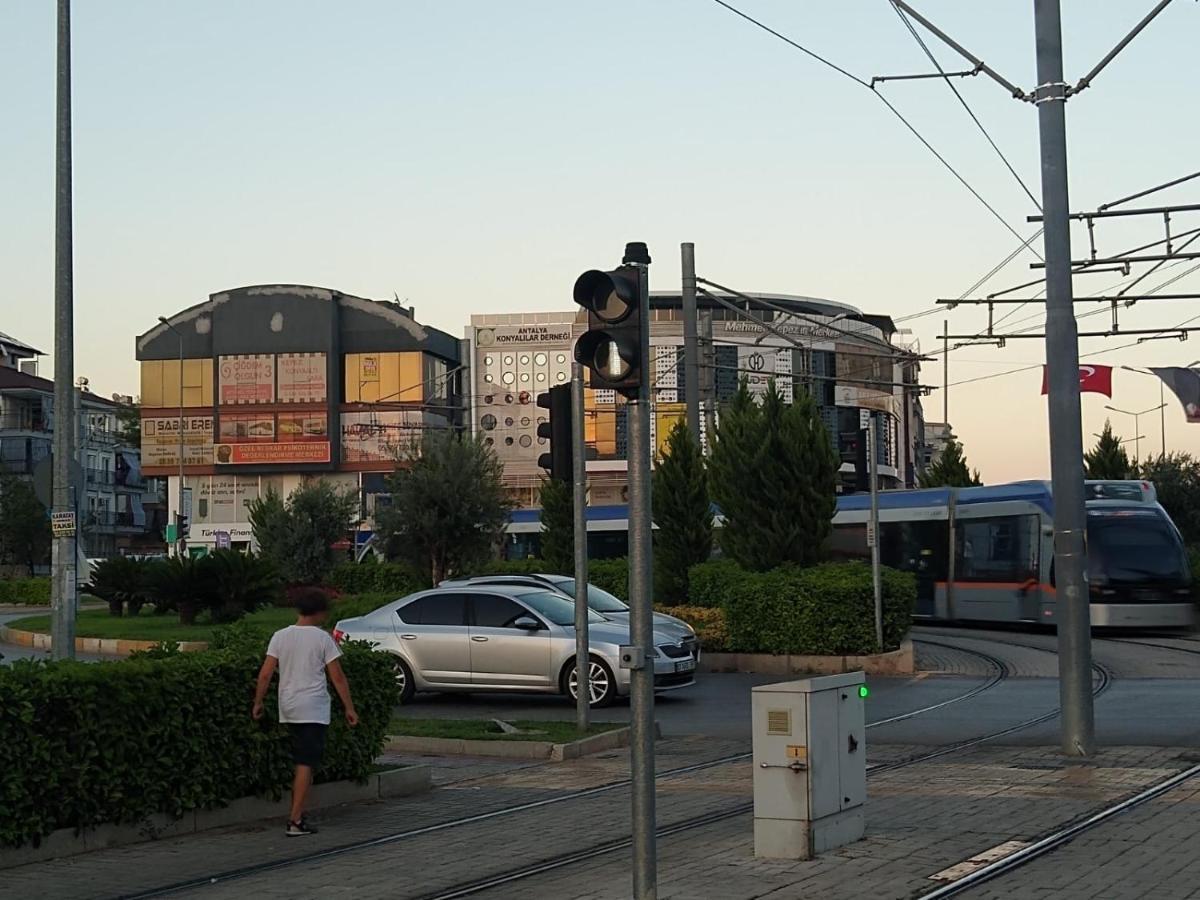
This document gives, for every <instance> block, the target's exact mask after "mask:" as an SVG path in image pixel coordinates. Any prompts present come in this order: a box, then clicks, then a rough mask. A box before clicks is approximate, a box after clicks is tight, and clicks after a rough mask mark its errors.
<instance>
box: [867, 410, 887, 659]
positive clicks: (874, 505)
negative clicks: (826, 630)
mask: <svg viewBox="0 0 1200 900" xmlns="http://www.w3.org/2000/svg"><path fill="white" fill-rule="evenodd" d="M867 472H868V473H869V477H870V479H871V524H870V532H869V536H870V543H871V587H872V590H873V591H874V592H875V642H876V643H877V644H878V645H879V652H880V653H882V652H883V649H884V648H883V579H882V575H881V574H880V571H879V456H878V454H877V453H876V449H875V416H874V415H872V416H871V417H870V419H868V420H867Z"/></svg>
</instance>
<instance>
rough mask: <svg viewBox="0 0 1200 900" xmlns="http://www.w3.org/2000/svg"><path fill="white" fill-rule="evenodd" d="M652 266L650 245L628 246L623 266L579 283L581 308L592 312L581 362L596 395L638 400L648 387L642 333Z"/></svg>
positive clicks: (578, 347)
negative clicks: (648, 271)
mask: <svg viewBox="0 0 1200 900" xmlns="http://www.w3.org/2000/svg"><path fill="white" fill-rule="evenodd" d="M649 262H650V255H649V253H648V252H647V251H646V245H645V244H639V243H632V244H628V245H626V248H625V258H624V260H623V262H622V265H620V266H618V267H617V268H616V269H613V270H612V271H611V272H602V271H600V270H599V269H589V270H588V271H587V272H584V273H583V274H582V275H580V276H579V278H578V279H576V281H575V292H574V296H575V302H576V303H578V304H579V305H580V306H582V307H583V308H584V309H586V310H587V312H588V330H587V332H586V333H584V334H583V335H582V336H580V338H579V340H578V341H577V342H576V343H575V360H576V361H577V362H580V363H582V364H583V365H584V366H586V367H587V368H588V370H589V372H590V373H591V376H590V381H589V383H590V385H591V387H592V388H593V389H600V390H612V391H618V392H620V393H622V394H624V395H625V396H626V397H631V398H635V397H637V394H638V390H639V389H640V388H641V386H642V380H643V378H644V377H645V376H646V373H645V372H643V371H642V348H643V346H645V344H646V339H645V336H644V335H643V333H642V330H643V328H646V327H648V324H649V323H646V322H643V321H642V296H643V294H644V293H645V291H646V287H647V282H646V265H648V264H649ZM633 263H637V265H633Z"/></svg>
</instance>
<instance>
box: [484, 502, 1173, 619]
mask: <svg viewBox="0 0 1200 900" xmlns="http://www.w3.org/2000/svg"><path fill="white" fill-rule="evenodd" d="M1086 497H1087V503H1086V505H1087V523H1088V524H1087V545H1088V586H1089V591H1090V595H1091V604H1090V606H1091V619H1092V625H1093V626H1097V627H1108V628H1150V629H1162V628H1184V627H1188V626H1190V625H1192V624H1193V622H1194V620H1195V617H1196V603H1195V601H1194V597H1193V593H1192V585H1191V573H1190V568H1189V565H1188V560H1187V553H1186V551H1185V549H1184V544H1183V538H1182V537H1181V536H1180V534H1179V530H1178V529H1177V528H1176V527H1175V524H1174V523H1173V522H1172V521H1171V519H1170V517H1169V516H1168V515H1167V512H1166V510H1164V509H1163V508H1162V506H1161V505H1160V504H1159V503H1158V500H1157V494H1156V492H1155V490H1154V485H1153V484H1151V483H1150V482H1148V481H1088V482H1086ZM870 507H871V499H870V495H868V494H850V495H846V496H842V497H839V498H838V502H837V512H836V514H835V516H834V520H833V526H834V527H833V534H832V536H831V538H830V541H829V546H828V551H829V555H830V556H831V557H832V558H834V559H864V560H868V559H870V553H871V552H870V549H869V544H868V541H867V522H868V519H869V517H870ZM1053 515H1054V501H1053V497H1052V495H1051V491H1050V484H1049V482H1046V481H1022V482H1015V483H1012V484H1000V485H992V486H988V487H970V488H928V489H921V490H907V491H881V492H880V494H879V548H880V559H881V561H882V562H883V564H884V565H885V566H890V567H892V568H895V569H901V570H903V571H907V572H913V573H914V574H915V575H916V578H917V608H916V611H915V615H916V618H918V619H923V620H942V621H964V622H967V621H979V622H1026V623H1039V624H1046V625H1050V624H1053V623H1054V622H1055V619H1056V614H1057V597H1056V592H1055V581H1054V529H1053ZM626 517H627V508H626V507H625V506H624V505H614V506H594V507H588V510H587V530H588V553H589V555H590V556H591V557H592V558H593V559H603V558H609V557H619V556H624V555H626V553H627V548H628V533H629V523H628V520H627V518H626ZM716 523H717V526H718V527H720V523H721V517H720V513H719V512H718V513H717V516H716ZM506 530H507V532H508V533H507V535H506V543H507V545H508V546H507V555H508V558H510V559H521V558H525V557H527V556H530V555H535V554H536V552H537V548H538V540H539V538H540V532H541V525H540V523H539V516H538V510H536V509H534V510H517V511H516V512H514V513H513V517H512V519H511V520H510V522H509V525H508V528H507V529H506ZM951 548H953V550H952V549H951Z"/></svg>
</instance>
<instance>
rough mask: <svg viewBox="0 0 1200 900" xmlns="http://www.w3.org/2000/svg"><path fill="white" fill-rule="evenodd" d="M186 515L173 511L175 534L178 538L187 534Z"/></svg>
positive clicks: (181, 538)
mask: <svg viewBox="0 0 1200 900" xmlns="http://www.w3.org/2000/svg"><path fill="white" fill-rule="evenodd" d="M188 527H189V525H188V517H187V516H185V515H184V514H183V513H175V534H176V535H177V536H178V537H179V539H180V540H183V538H185V537H187V536H188Z"/></svg>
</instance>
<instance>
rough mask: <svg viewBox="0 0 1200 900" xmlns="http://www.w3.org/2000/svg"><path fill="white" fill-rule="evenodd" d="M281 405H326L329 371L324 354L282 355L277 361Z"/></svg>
mask: <svg viewBox="0 0 1200 900" xmlns="http://www.w3.org/2000/svg"><path fill="white" fill-rule="evenodd" d="M275 368H276V370H277V372H278V377H279V402H280V403H324V402H325V398H326V383H327V380H328V379H327V377H326V373H327V371H328V370H327V369H326V366H325V354H324V353H280V354H279V356H278V357H276V359H275Z"/></svg>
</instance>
